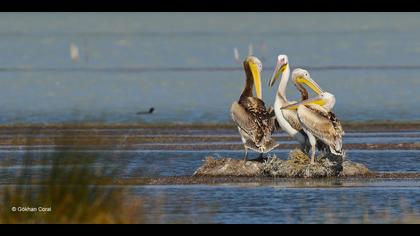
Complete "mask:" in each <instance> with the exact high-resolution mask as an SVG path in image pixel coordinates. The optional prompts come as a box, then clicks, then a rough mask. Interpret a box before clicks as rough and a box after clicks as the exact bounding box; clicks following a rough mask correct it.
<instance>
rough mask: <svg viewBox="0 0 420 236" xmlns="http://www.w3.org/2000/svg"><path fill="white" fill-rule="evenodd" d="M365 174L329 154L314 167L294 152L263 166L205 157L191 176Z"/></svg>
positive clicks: (358, 166)
mask: <svg viewBox="0 0 420 236" xmlns="http://www.w3.org/2000/svg"><path fill="white" fill-rule="evenodd" d="M368 173H370V172H369V170H368V168H367V167H366V166H364V165H363V164H360V163H355V162H352V161H348V160H343V158H342V157H338V156H335V155H331V154H329V155H323V156H319V157H317V160H316V162H315V163H314V164H310V159H309V157H308V156H307V155H306V154H305V153H303V152H302V151H301V150H297V149H296V150H292V151H291V152H290V153H289V158H288V159H287V160H282V159H279V158H277V157H275V156H274V157H271V158H269V159H267V160H265V161H264V162H258V161H243V160H237V159H232V158H223V157H222V158H219V159H215V158H213V157H207V158H206V160H205V162H204V164H203V165H202V166H201V167H200V168H199V169H198V170H197V171H196V172H195V173H194V176H219V177H220V176H247V177H256V176H268V177H289V178H320V177H335V176H357V175H366V174H368Z"/></svg>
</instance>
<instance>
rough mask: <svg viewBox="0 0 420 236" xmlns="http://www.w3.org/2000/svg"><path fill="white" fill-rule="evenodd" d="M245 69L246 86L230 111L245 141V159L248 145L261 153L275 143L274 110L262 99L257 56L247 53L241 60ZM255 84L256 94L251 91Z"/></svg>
mask: <svg viewBox="0 0 420 236" xmlns="http://www.w3.org/2000/svg"><path fill="white" fill-rule="evenodd" d="M244 70H245V74H246V81H245V88H244V89H243V91H242V93H241V96H240V97H239V101H238V102H236V101H235V102H233V104H232V106H231V109H230V111H231V115H232V119H233V121H234V122H235V123H236V125H237V126H238V130H239V133H240V135H241V138H242V142H243V144H244V148H245V157H244V159H245V160H246V159H247V155H248V148H249V149H252V150H254V151H256V152H259V153H260V154H261V155H260V157H262V155H263V153H267V152H269V151H271V150H272V149H274V148H275V147H277V146H278V144H277V143H276V141H275V140H273V139H272V137H271V134H272V132H273V130H274V122H275V120H274V113H273V112H272V109H269V110H267V109H266V107H265V104H264V101H263V100H262V87H261V71H262V63H261V61H260V60H259V59H258V58H256V57H253V56H248V57H247V58H246V59H245V61H244ZM254 85H255V92H256V97H254V95H253V91H252V90H253V87H254Z"/></svg>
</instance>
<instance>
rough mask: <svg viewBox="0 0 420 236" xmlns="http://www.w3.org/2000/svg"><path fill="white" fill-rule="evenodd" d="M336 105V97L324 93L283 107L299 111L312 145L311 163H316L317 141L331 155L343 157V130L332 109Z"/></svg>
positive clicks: (301, 121)
mask: <svg viewBox="0 0 420 236" xmlns="http://www.w3.org/2000/svg"><path fill="white" fill-rule="evenodd" d="M334 105H335V96H334V95H333V94H331V93H328V92H322V93H320V94H319V95H318V96H316V97H314V98H309V99H306V100H303V101H301V102H298V103H294V104H289V105H287V106H285V107H282V110H294V111H296V110H297V116H298V119H299V122H300V124H301V126H302V128H303V130H304V132H305V133H306V135H307V136H308V139H309V143H310V144H311V150H312V153H311V163H312V164H313V163H314V162H315V152H316V150H315V145H316V144H317V140H319V141H321V142H322V143H323V145H326V147H327V148H328V149H329V151H330V152H331V153H333V154H334V155H338V156H343V155H344V153H343V149H342V148H343V141H342V136H343V135H344V131H343V128H342V126H341V123H340V121H339V120H338V119H337V117H336V116H335V114H334V113H333V112H331V109H332V108H333V107H334Z"/></svg>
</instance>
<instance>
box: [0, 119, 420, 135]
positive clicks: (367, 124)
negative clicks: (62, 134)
mask: <svg viewBox="0 0 420 236" xmlns="http://www.w3.org/2000/svg"><path fill="white" fill-rule="evenodd" d="M342 125H343V127H344V129H345V130H346V131H382V132H384V131H420V121H343V122H342ZM9 129H12V130H13V129H17V130H18V129H175V130H189V129H203V130H211V129H236V127H235V126H234V124H233V123H179V124H178V123H121V124H113V123H50V124H3V125H0V130H9Z"/></svg>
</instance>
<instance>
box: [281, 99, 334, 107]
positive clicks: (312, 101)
mask: <svg viewBox="0 0 420 236" xmlns="http://www.w3.org/2000/svg"><path fill="white" fill-rule="evenodd" d="M306 104H317V105H319V106H324V105H325V104H326V101H325V99H323V98H322V97H321V96H316V97H314V98H309V99H306V100H303V101H300V102H297V103H293V104H290V105H288V106H284V107H282V108H281V109H287V110H296V109H297V108H298V107H299V106H300V105H306Z"/></svg>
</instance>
